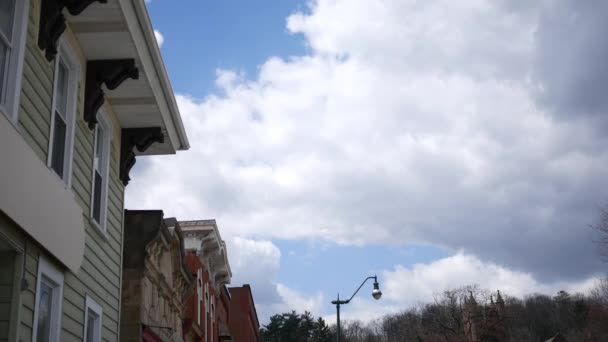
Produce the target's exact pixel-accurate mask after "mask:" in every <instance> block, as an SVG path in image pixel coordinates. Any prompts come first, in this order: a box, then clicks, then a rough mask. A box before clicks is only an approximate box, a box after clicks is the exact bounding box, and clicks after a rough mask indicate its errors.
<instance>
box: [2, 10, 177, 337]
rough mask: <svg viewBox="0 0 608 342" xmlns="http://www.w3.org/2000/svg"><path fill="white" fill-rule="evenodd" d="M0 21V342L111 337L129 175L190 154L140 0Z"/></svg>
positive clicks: (9, 15) (5, 13)
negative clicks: (141, 165) (159, 159)
mask: <svg viewBox="0 0 608 342" xmlns="http://www.w3.org/2000/svg"><path fill="white" fill-rule="evenodd" d="M102 2H103V3H102ZM0 17H1V18H2V22H1V23H0V60H1V61H2V63H0V156H2V161H1V162H0V281H1V282H2V283H1V286H0V291H1V292H0V340H9V341H16V340H22V341H32V340H34V341H40V340H45V341H100V340H102V339H103V340H105V341H117V340H118V339H119V336H120V323H119V322H120V315H121V313H120V300H121V277H122V272H121V267H122V251H123V249H124V248H123V247H124V246H123V245H124V241H123V209H124V192H125V186H126V185H127V184H128V182H129V170H130V169H131V167H132V166H133V164H134V163H135V158H136V153H137V154H139V155H141V154H173V153H175V152H176V151H178V150H185V149H188V140H187V137H186V134H185V131H184V127H183V125H182V122H181V118H180V115H179V111H178V109H177V105H176V102H175V98H174V95H173V92H172V89H171V86H170V84H169V81H168V77H167V74H166V71H165V68H164V65H163V62H162V59H161V56H160V51H159V49H158V46H157V44H156V40H155V37H154V32H153V29H152V25H151V23H150V19H149V17H148V14H147V12H146V7H145V4H144V0H107V1H94V0H74V1H63V0H3V1H2V5H1V6H0ZM7 19H8V20H7ZM135 148H136V149H137V151H138V152H135V151H134V149H135Z"/></svg>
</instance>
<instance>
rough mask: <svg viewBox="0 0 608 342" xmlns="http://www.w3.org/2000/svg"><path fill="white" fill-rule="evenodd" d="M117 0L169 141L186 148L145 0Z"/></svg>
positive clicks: (186, 143) (186, 141) (180, 147)
mask: <svg viewBox="0 0 608 342" xmlns="http://www.w3.org/2000/svg"><path fill="white" fill-rule="evenodd" d="M119 3H120V6H121V8H122V11H123V14H124V16H125V18H126V21H127V26H128V27H129V32H130V33H131V37H132V38H133V42H134V44H135V47H136V49H137V52H138V54H139V61H140V63H141V67H142V68H143V69H144V72H145V74H146V77H147V78H148V80H149V82H150V87H151V88H152V92H153V93H154V97H155V98H156V100H157V103H158V108H159V110H160V112H161V115H162V118H163V121H164V122H165V126H166V127H165V128H166V129H167V134H168V135H169V139H170V140H171V144H172V145H173V147H174V149H175V150H176V151H178V150H187V149H189V148H190V143H189V142H188V137H187V136H186V130H185V129H184V124H183V122H182V119H181V116H180V114H179V109H178V107H177V102H176V100H175V95H174V93H173V88H172V87H171V82H170V81H169V76H168V75H167V70H166V68H165V64H164V63H163V59H162V56H161V54H160V49H159V48H158V44H157V43H156V38H155V37H154V28H153V27H152V23H151V22H150V17H149V16H148V11H147V9H146V5H145V3H144V0H119Z"/></svg>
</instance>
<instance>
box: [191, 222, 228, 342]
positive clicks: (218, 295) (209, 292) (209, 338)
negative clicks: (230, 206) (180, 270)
mask: <svg viewBox="0 0 608 342" xmlns="http://www.w3.org/2000/svg"><path fill="white" fill-rule="evenodd" d="M179 224H180V226H181V228H182V231H183V232H184V242H185V244H184V246H185V254H186V267H187V268H188V271H189V272H190V274H192V277H193V278H194V279H195V286H193V287H192V288H191V290H190V292H189V294H188V296H187V298H186V300H185V312H184V326H183V329H184V340H185V341H203V342H219V341H230V340H231V334H230V331H229V329H228V327H229V309H230V304H229V303H230V294H229V293H228V291H227V289H226V288H225V285H226V284H229V283H230V279H231V277H232V272H231V270H230V264H229V263H228V255H227V251H226V243H225V242H224V241H223V240H222V238H221V236H220V233H219V230H218V227H217V223H216V222H215V220H198V221H182V222H180V223H179Z"/></svg>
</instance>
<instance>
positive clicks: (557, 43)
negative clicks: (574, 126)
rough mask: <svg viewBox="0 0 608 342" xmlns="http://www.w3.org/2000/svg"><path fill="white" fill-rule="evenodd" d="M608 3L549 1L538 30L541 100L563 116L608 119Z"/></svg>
mask: <svg viewBox="0 0 608 342" xmlns="http://www.w3.org/2000/svg"><path fill="white" fill-rule="evenodd" d="M606 13H608V2H606V1H602V0H590V1H576V0H561V1H545V2H543V6H542V10H541V14H540V18H539V21H538V29H537V31H536V35H535V38H536V77H537V80H538V82H539V83H540V88H541V89H540V91H539V98H540V100H541V102H542V103H543V104H545V105H547V106H548V107H549V108H550V109H551V111H552V112H553V113H555V114H557V115H559V116H562V117H570V118H572V117H580V116H602V117H604V122H605V123H606V122H608V121H606V120H605V118H607V117H608V96H607V95H606V89H608V62H607V61H608V39H606V37H607V36H608V20H606Z"/></svg>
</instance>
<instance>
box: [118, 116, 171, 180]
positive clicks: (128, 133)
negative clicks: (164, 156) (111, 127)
mask: <svg viewBox="0 0 608 342" xmlns="http://www.w3.org/2000/svg"><path fill="white" fill-rule="evenodd" d="M164 140H165V137H164V135H163V132H162V130H161V128H160V127H145V128H123V129H122V134H121V142H120V175H119V176H120V180H121V181H122V184H123V185H124V186H127V184H129V180H131V178H129V172H130V171H131V168H132V167H133V165H135V151H133V147H135V148H137V150H138V151H139V152H145V151H146V150H147V149H148V148H149V147H150V146H151V145H152V144H153V143H155V142H158V143H163V142H164Z"/></svg>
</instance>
